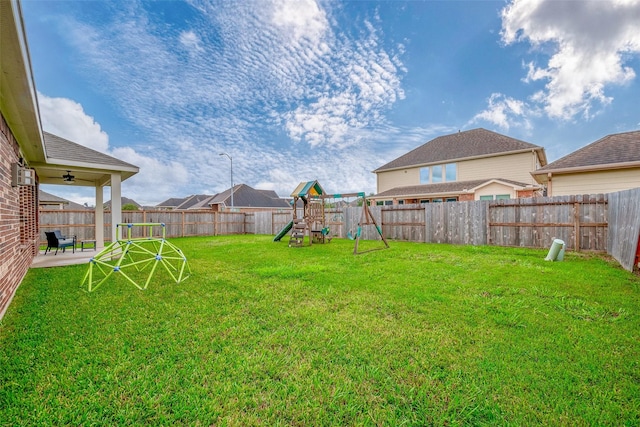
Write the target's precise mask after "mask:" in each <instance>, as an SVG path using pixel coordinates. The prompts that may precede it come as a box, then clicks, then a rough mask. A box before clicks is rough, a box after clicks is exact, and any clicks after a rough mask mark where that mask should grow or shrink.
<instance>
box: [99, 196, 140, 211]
mask: <svg viewBox="0 0 640 427" xmlns="http://www.w3.org/2000/svg"><path fill="white" fill-rule="evenodd" d="M124 205H133V206H135V207H136V208H138V210H141V209H142V205H141V204H140V203H138V202H136V201H135V200H133V199H130V198H128V197H120V206H124ZM102 206H103V208H104V209H105V210H108V211H110V210H111V200H109V201H107V202H105V203H104V204H103V205H102Z"/></svg>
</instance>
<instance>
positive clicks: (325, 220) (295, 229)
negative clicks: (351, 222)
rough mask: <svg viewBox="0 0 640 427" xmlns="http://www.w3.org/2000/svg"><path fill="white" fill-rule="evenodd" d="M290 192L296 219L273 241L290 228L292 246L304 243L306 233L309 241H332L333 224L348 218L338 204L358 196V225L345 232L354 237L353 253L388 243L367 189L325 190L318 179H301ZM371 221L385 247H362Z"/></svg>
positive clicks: (346, 203)
mask: <svg viewBox="0 0 640 427" xmlns="http://www.w3.org/2000/svg"><path fill="white" fill-rule="evenodd" d="M291 196H292V197H293V219H292V220H291V222H289V223H288V224H287V225H286V226H285V227H284V228H283V229H282V230H281V231H280V232H279V233H278V234H277V235H276V237H275V238H274V239H273V241H274V242H277V241H280V240H281V239H282V238H283V237H284V236H285V235H286V234H287V233H288V232H289V231H291V236H290V239H289V246H290V247H293V246H304V243H305V236H307V237H308V243H309V245H312V244H313V243H329V242H331V239H332V236H331V234H330V231H331V230H330V227H331V225H334V226H339V227H341V226H342V224H343V223H344V222H345V221H344V219H345V218H344V215H343V214H342V211H340V206H339V205H341V206H342V207H345V206H350V205H351V203H350V202H349V200H350V199H351V198H355V199H356V200H358V206H361V207H362V211H361V214H360V219H359V221H358V223H357V226H353V227H351V229H350V230H348V231H347V232H346V233H345V234H346V237H347V238H349V239H350V240H354V241H355V247H354V250H353V253H354V255H357V254H360V253H364V252H370V251H373V250H378V249H386V248H388V247H389V244H388V243H387V240H386V239H385V237H384V235H383V234H382V229H381V227H380V226H379V225H378V223H377V221H376V219H375V217H374V216H373V214H372V213H371V210H370V209H369V204H368V202H367V199H366V196H365V193H363V192H361V193H343V194H325V192H324V190H323V188H322V187H321V186H320V184H319V183H318V181H308V182H301V183H300V184H299V185H298V186H297V187H296V189H295V190H294V191H293V193H292V194H291ZM345 200H346V201H345ZM299 202H302V210H301V212H300V211H299V207H300V206H299V205H300V203H299ZM300 214H301V215H300ZM368 225H373V226H374V227H375V230H376V232H377V235H378V236H380V239H381V240H382V242H383V244H384V247H377V248H373V249H367V250H360V249H359V244H360V238H361V237H362V234H363V227H366V226H368ZM336 234H340V233H336ZM336 234H334V235H336Z"/></svg>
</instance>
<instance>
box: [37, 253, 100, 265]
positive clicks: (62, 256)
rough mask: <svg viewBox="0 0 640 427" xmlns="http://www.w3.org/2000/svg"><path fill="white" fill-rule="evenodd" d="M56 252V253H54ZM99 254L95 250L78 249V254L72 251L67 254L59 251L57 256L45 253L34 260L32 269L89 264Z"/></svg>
mask: <svg viewBox="0 0 640 427" xmlns="http://www.w3.org/2000/svg"><path fill="white" fill-rule="evenodd" d="M54 252H55V251H54ZM97 253H98V252H96V251H94V250H88V251H87V250H85V251H84V252H83V251H79V250H77V249H76V253H73V252H72V251H70V250H66V251H65V252H61V251H58V254H57V255H54V254H53V253H52V252H49V253H47V254H46V255H45V254H44V251H40V253H39V254H38V255H37V256H36V257H35V258H34V259H33V262H32V263H31V268H44V267H61V266H64V265H76V264H88V263H89V260H90V259H91V258H92V257H94V256H95V255H96V254H97Z"/></svg>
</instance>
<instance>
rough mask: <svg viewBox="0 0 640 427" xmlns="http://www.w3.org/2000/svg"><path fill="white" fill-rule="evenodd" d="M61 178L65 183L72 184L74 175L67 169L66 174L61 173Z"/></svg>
mask: <svg viewBox="0 0 640 427" xmlns="http://www.w3.org/2000/svg"><path fill="white" fill-rule="evenodd" d="M62 180H63V181H64V183H65V184H72V183H74V182H75V180H76V177H75V176H73V175H71V171H67V173H66V174H64V175H62Z"/></svg>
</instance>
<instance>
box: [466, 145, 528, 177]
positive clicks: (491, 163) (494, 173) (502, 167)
mask: <svg viewBox="0 0 640 427" xmlns="http://www.w3.org/2000/svg"><path fill="white" fill-rule="evenodd" d="M536 157H537V156H536V155H535V153H518V154H510V155H506V156H496V157H486V158H483V159H474V160H467V161H462V162H458V181H471V180H474V179H489V178H503V179H509V180H512V181H518V182H522V183H525V184H534V183H535V180H534V179H533V177H532V176H531V174H530V173H529V172H531V171H533V170H534V168H535V165H536V163H537V159H536Z"/></svg>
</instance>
